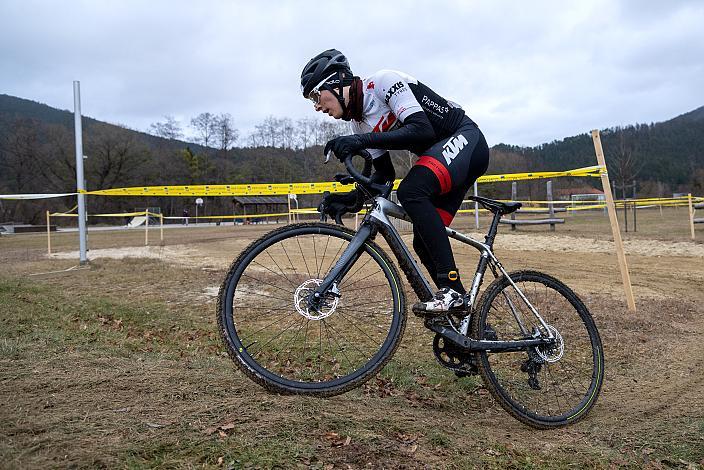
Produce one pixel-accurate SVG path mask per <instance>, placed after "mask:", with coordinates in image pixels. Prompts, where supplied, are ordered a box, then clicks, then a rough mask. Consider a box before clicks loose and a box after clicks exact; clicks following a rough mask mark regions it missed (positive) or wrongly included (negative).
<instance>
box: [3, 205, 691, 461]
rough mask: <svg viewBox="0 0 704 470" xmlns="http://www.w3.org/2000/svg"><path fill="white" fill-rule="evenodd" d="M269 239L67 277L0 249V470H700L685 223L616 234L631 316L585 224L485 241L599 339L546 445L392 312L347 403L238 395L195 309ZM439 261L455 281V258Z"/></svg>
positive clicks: (128, 241) (31, 254) (201, 312)
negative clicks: (589, 380) (385, 361)
mask: <svg viewBox="0 0 704 470" xmlns="http://www.w3.org/2000/svg"><path fill="white" fill-rule="evenodd" d="M469 222H473V219H472V218H470V217H465V218H464V219H461V220H459V221H458V224H457V225H458V228H459V229H460V230H463V229H464V228H467V226H468V224H469ZM482 223H483V226H484V227H486V220H483V221H482ZM348 225H349V223H348ZM273 227H274V226H267V225H262V226H244V227H243V226H237V227H233V226H231V225H229V226H221V227H208V228H192V227H189V228H187V229H186V228H183V229H177V228H173V229H169V230H167V231H166V233H165V237H166V238H165V242H164V244H163V245H161V246H152V247H149V248H148V249H146V250H145V249H144V247H143V244H144V234H143V231H141V230H136V231H116V232H91V233H90V234H89V246H90V247H91V252H90V255H91V257H93V258H94V259H93V260H92V261H91V262H90V264H89V265H88V267H86V268H82V269H70V270H67V271H64V270H66V269H68V268H72V267H74V266H75V265H76V264H77V262H76V255H75V254H70V255H68V256H69V258H67V259H64V258H60V257H52V258H48V257H47V256H46V239H45V235H43V234H37V235H18V236H11V237H10V236H5V237H2V238H0V260H1V261H2V266H3V268H2V271H1V272H0V305H2V316H1V317H0V420H1V422H2V428H1V429H0V467H2V468H46V467H84V468H101V467H108V468H147V467H169V468H172V467H177V468H271V467H278V468H309V467H311V468H398V467H403V468H568V467H569V468H584V467H588V468H613V467H621V466H623V467H631V468H642V467H651V468H700V467H701V466H702V465H704V411H703V409H704V369H703V368H702V365H701V363H702V359H703V358H704V315H703V314H704V244H703V243H702V241H703V240H704V227H701V226H698V227H697V238H698V240H697V241H691V240H690V239H689V226H688V223H687V212H686V208H678V209H672V208H670V209H665V210H664V212H663V214H662V215H661V214H660V211H659V210H657V209H654V210H642V211H639V214H638V232H636V233H631V232H629V233H628V234H624V239H625V243H626V250H627V253H628V262H629V266H630V270H631V277H632V281H633V285H634V291H635V295H636V304H637V307H638V312H637V313H636V314H633V313H630V312H628V310H627V309H626V308H625V302H624V295H623V289H622V286H621V281H620V280H621V278H620V274H619V271H618V265H617V263H616V259H615V256H614V255H613V251H612V250H613V244H612V243H611V242H610V239H611V235H610V229H609V227H608V221H607V218H606V217H605V216H604V215H603V214H601V213H588V214H584V213H580V214H577V215H574V216H572V215H568V216H567V223H566V224H564V225H560V226H558V227H557V231H556V232H555V233H550V232H548V231H547V228H546V227H532V228H521V229H520V230H519V231H518V232H517V233H515V232H511V231H510V230H509V228H508V227H506V226H503V227H502V228H501V234H500V235H499V238H498V241H497V246H496V252H497V255H498V256H499V258H500V259H501V260H502V262H503V263H504V264H505V265H506V266H507V267H508V268H509V269H510V270H514V269H522V268H526V267H530V268H533V269H538V270H541V271H545V272H547V273H549V274H552V275H554V276H556V277H558V278H560V279H562V280H563V281H564V282H566V283H567V284H568V285H570V286H571V287H573V288H574V290H575V291H576V292H577V293H578V294H579V295H580V296H581V297H582V298H583V300H584V301H585V303H586V304H587V306H588V307H589V309H590V310H591V312H592V314H593V316H594V318H595V321H596V322H597V325H598V327H599V329H600V332H601V336H602V340H603V342H604V348H605V370H606V380H605V384H604V387H603V389H602V394H601V397H600V399H599V401H598V402H597V404H596V406H595V408H594V409H593V410H592V411H591V413H590V414H589V416H588V417H587V418H586V419H584V420H583V421H581V422H579V423H578V424H576V425H574V426H572V427H568V428H563V429H559V430H554V431H536V430H533V429H531V428H528V427H526V426H525V425H523V424H521V423H519V422H518V421H516V420H515V419H513V418H512V417H511V416H509V415H508V414H507V413H505V412H504V411H503V410H502V409H501V408H500V407H499V406H498V405H497V404H495V403H494V402H493V399H492V398H491V396H490V395H489V393H488V391H487V390H486V389H485V388H484V386H483V384H482V382H481V380H480V379H478V378H475V377H470V378H465V379H458V378H456V377H455V376H454V374H452V373H450V372H448V371H446V370H444V369H443V368H441V367H440V366H439V365H438V364H437V362H436V361H435V359H434V358H433V353H432V346H431V343H432V335H431V334H430V333H429V332H428V331H427V330H425V329H424V328H423V326H422V323H421V322H420V321H419V320H418V319H417V318H415V317H413V316H412V315H410V316H409V320H408V326H407V328H406V334H405V336H404V340H403V343H402V346H401V348H400V349H399V351H398V352H397V353H396V355H395V356H394V359H392V361H391V362H390V363H389V365H387V367H386V368H385V369H384V370H383V371H382V373H381V374H380V375H379V376H377V377H376V378H374V379H372V380H371V381H369V382H367V383H366V384H365V385H364V386H363V387H361V388H359V389H356V390H353V391H351V392H348V393H346V394H344V395H341V396H338V397H334V398H329V399H311V398H305V397H284V396H278V395H272V394H269V393H267V392H266V391H265V390H264V389H262V388H261V387H259V386H258V385H256V384H254V383H253V382H251V381H250V380H249V379H247V378H246V377H245V376H244V375H243V374H242V373H240V372H239V371H238V370H237V369H236V368H235V366H234V365H233V364H232V362H231V360H230V359H229V358H228V357H227V354H226V353H225V351H224V347H223V346H222V344H221V342H220V339H219V337H218V333H217V327H216V322H215V295H216V292H217V287H218V286H219V285H220V283H221V282H222V279H223V277H224V275H225V272H226V270H227V268H228V266H229V263H230V262H231V261H232V260H233V259H234V258H235V257H236V256H237V255H238V254H239V252H240V251H241V250H242V249H243V248H244V247H246V246H247V244H249V243H250V242H251V241H252V240H254V239H256V238H257V237H259V236H261V235H262V234H263V233H265V232H266V231H268V230H270V229H272V228H273ZM155 233H156V232H155ZM407 237H408V236H407V235H406V238H407ZM150 240H152V241H154V240H158V237H157V236H156V235H155V236H150ZM382 246H384V245H383V244H382ZM52 248H53V251H55V252H59V254H61V253H69V252H72V251H74V250H76V249H77V234H76V233H70V234H69V233H58V234H55V235H54V236H53V237H52ZM126 255H136V256H140V257H137V258H134V257H125V256H126ZM101 256H103V257H101ZM456 257H457V260H458V264H459V266H460V270H461V272H463V273H468V272H471V271H473V270H474V267H475V265H476V255H475V253H474V252H469V251H464V249H459V248H457V250H456ZM406 290H407V293H406V295H407V298H408V301H409V303H412V302H413V301H414V295H413V293H412V291H410V290H409V289H408V286H407V285H406Z"/></svg>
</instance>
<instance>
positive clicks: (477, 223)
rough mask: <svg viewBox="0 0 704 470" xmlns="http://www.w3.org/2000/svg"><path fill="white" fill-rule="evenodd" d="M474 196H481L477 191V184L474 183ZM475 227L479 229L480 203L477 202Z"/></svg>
mask: <svg viewBox="0 0 704 470" xmlns="http://www.w3.org/2000/svg"><path fill="white" fill-rule="evenodd" d="M474 195H475V196H479V192H478V191H477V182H476V181H475V182H474ZM474 226H475V227H476V228H477V229H478V228H479V203H478V202H477V201H474Z"/></svg>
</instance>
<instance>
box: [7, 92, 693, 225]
mask: <svg viewBox="0 0 704 470" xmlns="http://www.w3.org/2000/svg"><path fill="white" fill-rule="evenodd" d="M235 122H236V121H235V120H234V119H233V118H232V116H230V115H229V114H220V115H213V114H211V113H202V114H201V115H199V116H196V117H194V118H193V119H191V121H190V125H189V126H188V128H189V129H190V131H191V132H190V134H191V135H193V136H195V137H194V139H195V140H196V141H197V142H195V143H193V142H187V141H185V140H184V138H183V130H182V128H181V124H180V123H178V122H176V121H175V120H173V119H167V121H166V122H161V123H155V124H154V125H152V127H151V129H150V131H149V132H150V133H147V132H142V131H137V130H132V129H129V128H126V127H123V126H120V125H114V124H108V123H105V122H101V121H98V120H95V119H92V118H89V117H84V120H83V129H84V154H85V155H87V160H86V161H85V172H86V173H85V175H86V180H87V188H88V189H92V190H94V189H105V188H111V187H124V186H143V185H166V184H228V183H261V182H273V183H277V182H304V181H322V180H331V179H332V176H333V175H334V174H335V173H337V172H340V171H342V167H341V166H340V165H339V164H336V163H333V164H330V165H323V164H322V148H321V144H324V143H325V142H326V141H327V140H328V139H329V138H331V137H333V136H335V135H340V134H341V133H346V132H347V126H346V124H345V123H343V122H337V121H335V122H333V121H332V120H330V119H327V120H325V119H313V118H304V119H299V120H297V121H293V120H291V119H290V118H287V117H274V116H269V117H267V118H265V119H264V120H263V121H262V122H261V123H260V124H259V125H257V126H255V132H253V133H252V134H250V135H248V136H238V131H237V129H236V128H235V127H234V123H235ZM602 142H603V145H604V152H605V154H606V157H607V164H608V166H609V173H610V175H611V179H612V181H615V182H616V183H617V184H619V185H624V184H631V182H632V181H634V180H636V181H637V182H638V194H640V195H642V196H665V195H670V194H671V193H672V192H690V191H691V192H693V193H695V194H704V107H702V108H698V109H696V110H694V111H692V112H689V113H687V114H683V115H681V116H678V117H676V118H674V119H671V120H669V121H666V122H661V123H655V124H636V125H633V126H627V127H624V128H612V129H605V130H602ZM74 153H75V152H74V137H73V114H72V112H70V111H65V110H58V109H55V108H52V107H50V106H47V105H44V104H41V103H37V102H34V101H30V100H26V99H21V98H16V97H12V96H8V95H3V94H0V194H6V193H42V192H70V191H73V190H75V168H74V165H75V163H74V160H75V158H74ZM393 158H394V161H395V166H396V169H397V176H403V175H405V173H406V171H407V170H408V168H409V167H410V165H412V164H413V162H414V158H413V157H411V156H410V155H409V154H408V153H407V152H395V153H393ZM595 164H596V160H595V157H594V147H593V144H592V140H591V136H590V135H589V134H586V133H585V134H581V135H578V136H574V137H567V138H565V139H563V140H561V141H554V142H551V143H546V144H543V145H539V146H537V147H517V146H511V145H506V144H500V145H497V146H495V147H493V148H492V158H491V162H490V166H489V173H490V174H498V173H513V172H523V171H545V170H567V169H572V168H578V167H584V166H591V165H595ZM557 184H558V186H560V187H563V188H575V189H576V188H578V187H579V186H584V185H588V184H592V185H598V184H599V182H598V180H597V179H588V180H585V179H581V180H580V181H570V180H569V179H562V180H559V181H558V183H557ZM540 185H542V183H541V184H540ZM540 185H535V187H536V188H537V187H538V186H540ZM505 186H506V185H498V186H492V185H486V187H485V188H484V189H483V191H485V194H487V195H490V196H492V195H493V196H497V197H498V196H506V195H507V194H504V193H505V192H506V191H509V189H507V188H506V187H505ZM523 187H524V188H527V189H528V190H530V191H532V190H533V189H532V187H531V186H530V185H528V186H525V185H524V186H523ZM543 187H544V185H543ZM94 201H95V202H92V204H96V205H98V207H94V208H93V210H94V211H97V210H119V209H120V207H113V205H117V206H123V205H124V206H126V207H128V206H129V205H130V204H134V200H132V201H131V202H124V201H122V200H120V199H113V200H108V199H106V198H103V199H100V198H96V199H94ZM218 204H219V202H218ZM223 204H224V202H223ZM20 206H22V207H23V209H22V210H20V209H19V208H20ZM30 207H35V209H36V211H37V212H36V214H39V211H40V209H42V206H41V205H40V204H35V205H34V206H33V205H32V204H31V203H22V204H15V203H9V202H5V203H2V204H0V219H1V218H5V219H8V218H16V219H19V218H23V219H25V220H30V219H34V218H36V217H37V215H36V214H34V213H32V214H26V215H22V213H23V212H26V211H28V210H29V209H28V208H30ZM8 211H9V212H8ZM3 212H4V214H3ZM8 214H9V215H8ZM18 214H19V215H18Z"/></svg>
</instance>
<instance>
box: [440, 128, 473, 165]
mask: <svg viewBox="0 0 704 470" xmlns="http://www.w3.org/2000/svg"><path fill="white" fill-rule="evenodd" d="M465 145H467V139H465V137H464V136H463V135H462V134H460V135H458V136H455V137H453V138H451V139H450V140H448V141H447V142H446V143H445V145H443V146H442V156H443V157H445V161H446V162H447V164H448V165H449V164H450V163H452V160H454V159H455V157H456V156H457V155H459V153H460V151H461V150H462V149H463V148H464V146H465Z"/></svg>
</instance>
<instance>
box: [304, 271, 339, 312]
mask: <svg viewBox="0 0 704 470" xmlns="http://www.w3.org/2000/svg"><path fill="white" fill-rule="evenodd" d="M322 283H323V280H322V279H308V280H307V281H305V282H304V283H303V284H301V285H300V286H298V288H297V289H296V292H295V293H294V294H293V305H294V306H295V307H296V311H297V312H298V313H300V314H301V315H303V316H304V317H306V318H307V319H308V320H322V319H324V318H327V317H329V316H330V315H332V314H333V313H335V309H336V308H337V304H338V302H339V301H340V298H339V297H334V296H327V297H325V298H323V299H321V300H320V301H319V302H318V303H317V305H316V307H313V306H311V304H310V302H309V301H308V299H309V298H310V297H311V296H312V295H313V293H314V292H315V289H316V288H317V287H318V286H320V284H322Z"/></svg>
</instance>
